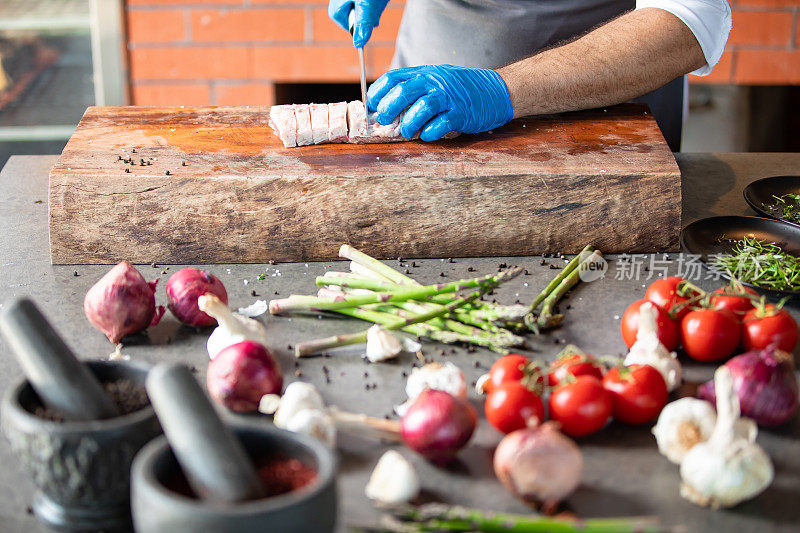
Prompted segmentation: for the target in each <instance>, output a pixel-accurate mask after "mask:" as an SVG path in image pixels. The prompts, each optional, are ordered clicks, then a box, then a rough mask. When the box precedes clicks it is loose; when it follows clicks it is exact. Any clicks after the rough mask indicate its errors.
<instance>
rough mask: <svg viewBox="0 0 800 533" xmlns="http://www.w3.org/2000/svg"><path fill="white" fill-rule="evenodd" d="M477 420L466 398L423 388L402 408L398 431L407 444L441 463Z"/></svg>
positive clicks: (460, 445)
mask: <svg viewBox="0 0 800 533" xmlns="http://www.w3.org/2000/svg"><path fill="white" fill-rule="evenodd" d="M477 422H478V418H477V414H476V413H475V408H473V407H472V405H470V404H469V402H467V401H466V400H463V399H461V398H456V397H455V396H453V395H452V394H449V393H447V392H444V391H440V390H434V389H426V390H424V391H422V393H421V394H420V395H419V396H417V399H416V400H414V403H413V404H411V406H410V407H409V408H408V409H407V410H406V413H405V415H403V418H402V419H401V421H400V432H401V435H402V437H403V441H404V442H405V443H406V445H407V446H408V447H409V448H411V449H412V450H414V451H416V452H417V453H419V454H420V455H422V456H424V457H426V458H427V459H430V460H431V461H434V462H437V463H444V462H447V461H449V460H451V459H452V458H453V457H455V454H456V453H457V452H458V450H460V449H461V448H463V447H464V446H465V445H466V444H467V442H469V439H470V438H471V437H472V433H473V432H474V431H475V426H476V425H477Z"/></svg>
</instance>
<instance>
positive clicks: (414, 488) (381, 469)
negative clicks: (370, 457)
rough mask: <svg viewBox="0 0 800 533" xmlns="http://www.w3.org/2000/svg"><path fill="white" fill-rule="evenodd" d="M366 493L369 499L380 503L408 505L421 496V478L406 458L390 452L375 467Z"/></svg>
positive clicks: (392, 451) (365, 490)
mask: <svg viewBox="0 0 800 533" xmlns="http://www.w3.org/2000/svg"><path fill="white" fill-rule="evenodd" d="M364 493H365V494H366V495H367V498H369V499H371V500H376V501H378V502H380V503H385V504H389V505H397V504H401V503H407V502H408V501H410V500H413V499H414V498H416V497H417V495H418V494H419V478H418V477H417V473H416V471H415V470H414V467H413V466H412V465H411V463H410V462H408V460H407V459H406V458H405V457H403V456H402V455H400V453H398V452H396V451H394V450H389V451H388V452H386V453H384V454H383V456H382V457H381V458H380V460H378V464H377V465H375V470H373V471H372V475H371V476H370V478H369V482H368V483H367V486H366V488H365V489H364Z"/></svg>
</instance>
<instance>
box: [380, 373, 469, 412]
mask: <svg viewBox="0 0 800 533" xmlns="http://www.w3.org/2000/svg"><path fill="white" fill-rule="evenodd" d="M425 389H434V390H441V391H444V392H447V393H449V394H450V395H452V396H455V397H456V398H461V399H465V398H466V397H467V381H466V379H465V378H464V373H463V372H462V371H461V369H460V368H458V367H457V366H456V365H454V364H453V363H450V362H447V363H428V364H427V365H425V366H423V367H415V368H414V369H412V370H411V375H409V376H408V380H407V381H406V395H407V396H408V400H407V401H406V402H405V403H403V404H401V405H398V406H396V407H395V408H394V411H395V413H397V414H398V415H400V416H403V415H404V414H405V412H406V410H407V409H408V407H409V406H411V404H412V403H414V400H416V399H417V396H419V395H420V394H421V393H422V391H424V390H425Z"/></svg>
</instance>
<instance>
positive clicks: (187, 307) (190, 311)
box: [166, 268, 228, 328]
mask: <svg viewBox="0 0 800 533" xmlns="http://www.w3.org/2000/svg"><path fill="white" fill-rule="evenodd" d="M166 290H167V301H168V302H169V306H168V307H169V310H170V311H172V314H173V315H175V317H176V318H177V319H178V320H180V321H181V322H183V323H184V324H186V325H188V326H195V327H198V328H202V327H206V326H213V325H215V324H216V323H217V319H216V318H214V317H212V316H209V315H207V314H205V313H204V312H202V311H201V310H200V308H199V307H198V305H197V299H198V298H200V297H201V296H202V295H204V294H213V295H215V296H216V297H217V298H219V299H220V300H221V301H222V303H224V304H225V305H228V292H227V291H226V290H225V286H224V285H223V284H222V282H221V281H220V280H219V278H217V277H216V276H215V275H214V274H212V273H211V272H208V271H206V270H198V269H196V268H182V269H180V270H178V271H177V272H175V273H174V274H173V275H171V276H170V277H169V279H168V280H167V287H166Z"/></svg>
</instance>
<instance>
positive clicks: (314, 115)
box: [270, 100, 458, 148]
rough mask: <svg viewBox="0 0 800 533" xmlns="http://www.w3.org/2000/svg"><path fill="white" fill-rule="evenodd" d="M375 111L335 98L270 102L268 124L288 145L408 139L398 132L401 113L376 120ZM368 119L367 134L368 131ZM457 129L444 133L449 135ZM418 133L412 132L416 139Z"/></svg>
mask: <svg viewBox="0 0 800 533" xmlns="http://www.w3.org/2000/svg"><path fill="white" fill-rule="evenodd" d="M375 116H376V114H375V113H370V114H369V115H367V113H366V110H365V109H364V104H363V103H362V102H360V101H358V100H355V101H353V102H336V103H334V104H294V105H279V106H273V107H272V108H271V109H270V126H271V127H272V129H274V130H275V133H276V134H277V135H278V137H279V138H280V139H281V141H282V142H283V145H284V146H286V147H287V148H291V147H293V146H306V145H310V144H322V143H327V142H334V143H352V144H366V143H389V142H402V141H408V140H410V139H406V138H405V137H403V135H402V134H401V133H400V122H401V121H402V120H403V115H402V114H400V115H399V116H398V117H397V118H395V120H394V121H393V122H392V123H391V124H387V125H385V126H384V125H382V124H378V122H377V121H376V120H375ZM367 120H369V125H370V135H367ZM457 135H458V133H456V132H451V133H448V134H447V135H445V138H447V139H450V138H452V137H456V136H457ZM418 137H419V135H415V136H414V139H417V138H418Z"/></svg>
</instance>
